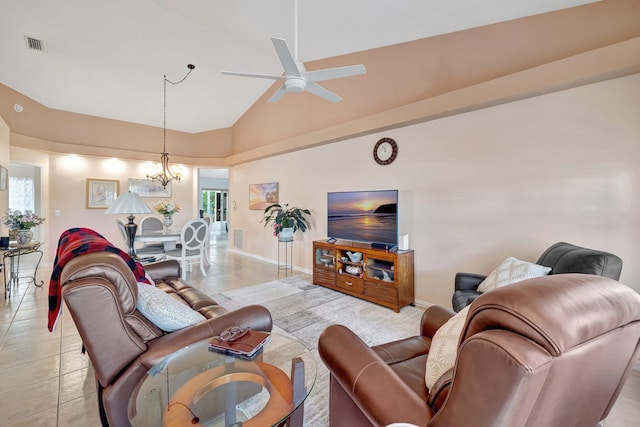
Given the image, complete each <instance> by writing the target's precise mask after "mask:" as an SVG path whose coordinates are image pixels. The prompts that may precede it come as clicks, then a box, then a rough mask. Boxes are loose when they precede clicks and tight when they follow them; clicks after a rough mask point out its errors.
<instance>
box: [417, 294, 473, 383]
mask: <svg viewBox="0 0 640 427" xmlns="http://www.w3.org/2000/svg"><path fill="white" fill-rule="evenodd" d="M470 307H471V306H470V305H468V306H466V307H465V308H463V309H462V310H460V312H458V313H456V315H455V316H453V317H452V318H451V319H449V320H447V322H446V323H445V324H444V325H442V326H440V329H438V330H437V331H436V333H435V334H434V335H433V338H432V339H431V347H430V348H429V354H428V355H427V371H426V372H425V376H424V380H425V383H426V384H427V388H429V389H430V388H431V387H433V385H434V384H435V382H436V381H437V380H438V378H440V377H441V376H442V374H444V373H445V372H446V371H448V370H449V369H451V368H453V365H455V362H456V353H457V352H458V340H459V339H460V333H461V332H462V327H463V326H464V322H465V320H467V313H468V312H469V308H470Z"/></svg>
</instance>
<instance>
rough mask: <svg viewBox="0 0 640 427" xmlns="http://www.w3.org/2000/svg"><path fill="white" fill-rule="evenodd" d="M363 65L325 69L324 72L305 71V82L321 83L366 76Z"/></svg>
mask: <svg viewBox="0 0 640 427" xmlns="http://www.w3.org/2000/svg"><path fill="white" fill-rule="evenodd" d="M366 72H367V69H366V68H365V66H364V65H362V64H360V65H350V66H347V67H338V68H326V69H324V70H316V71H307V75H306V77H307V80H308V81H310V82H321V81H324V80H331V79H339V78H341V77H350V76H357V75H360V74H366Z"/></svg>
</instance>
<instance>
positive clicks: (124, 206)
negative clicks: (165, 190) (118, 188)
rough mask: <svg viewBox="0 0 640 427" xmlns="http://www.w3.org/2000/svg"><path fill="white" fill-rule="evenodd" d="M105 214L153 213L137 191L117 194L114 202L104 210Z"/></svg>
mask: <svg viewBox="0 0 640 427" xmlns="http://www.w3.org/2000/svg"><path fill="white" fill-rule="evenodd" d="M105 213H106V214H149V213H153V211H152V210H151V208H150V207H149V206H147V204H146V203H145V202H143V201H142V198H141V197H140V195H139V194H138V193H122V194H121V195H119V196H118V198H117V199H116V201H115V202H113V204H112V205H111V206H109V209H107V210H106V211H105Z"/></svg>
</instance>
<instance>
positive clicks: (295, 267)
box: [227, 248, 313, 274]
mask: <svg viewBox="0 0 640 427" xmlns="http://www.w3.org/2000/svg"><path fill="white" fill-rule="evenodd" d="M227 250H228V251H229V252H233V253H236V254H238V255H244V256H248V257H249V258H253V259H257V260H260V261H264V262H268V263H269V264H273V265H278V260H276V259H273V258H267V257H263V256H260V255H256V254H252V253H249V252H245V251H241V250H239V249H235V248H228V249H227ZM291 268H292V269H293V270H296V271H299V272H301V273H306V274H313V270H309V269H307V268H303V267H300V266H297V265H293V266H292V267H291Z"/></svg>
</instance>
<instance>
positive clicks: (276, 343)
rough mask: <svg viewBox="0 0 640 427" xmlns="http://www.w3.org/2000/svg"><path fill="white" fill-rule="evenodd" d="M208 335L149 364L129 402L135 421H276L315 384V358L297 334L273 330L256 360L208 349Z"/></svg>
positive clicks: (136, 426) (252, 423) (140, 424)
mask: <svg viewBox="0 0 640 427" xmlns="http://www.w3.org/2000/svg"><path fill="white" fill-rule="evenodd" d="M209 341H210V338H207V339H205V340H201V341H198V342H196V343H194V344H191V345H189V346H187V347H184V348H182V349H180V350H178V351H177V352H175V353H173V354H171V355H169V356H167V357H166V358H165V359H164V360H162V362H160V363H158V364H157V365H156V366H154V367H153V368H152V369H150V370H149V372H148V375H147V377H146V378H145V379H144V380H143V382H142V384H141V385H140V387H139V389H138V391H137V394H136V395H134V397H133V398H132V400H131V402H130V405H129V419H130V421H131V424H132V425H133V426H134V427H143V426H149V427H150V426H154V427H157V426H181V425H194V424H197V425H202V426H229V425H234V426H245V427H250V426H261V427H262V426H268V425H276V424H278V423H280V422H282V421H284V420H286V419H287V418H288V417H289V416H290V415H291V414H292V413H293V412H294V411H295V410H296V409H297V408H298V407H299V406H300V405H301V404H302V403H303V402H304V400H305V399H306V397H307V396H308V395H309V393H310V392H311V389H312V388H313V385H314V382H315V379H316V363H315V360H314V358H313V355H312V354H311V352H310V351H309V350H308V349H307V348H305V347H304V346H303V345H302V343H300V342H299V341H298V340H296V339H295V338H291V337H287V336H284V335H279V334H275V333H272V334H271V335H270V337H269V339H268V341H267V343H266V344H265V345H264V347H263V349H262V350H260V351H259V352H258V353H257V354H256V356H255V357H254V358H253V360H246V359H242V358H239V357H236V356H231V355H225V354H222V353H218V352H215V351H212V350H209V348H208V344H209ZM236 423H237V424H236Z"/></svg>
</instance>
